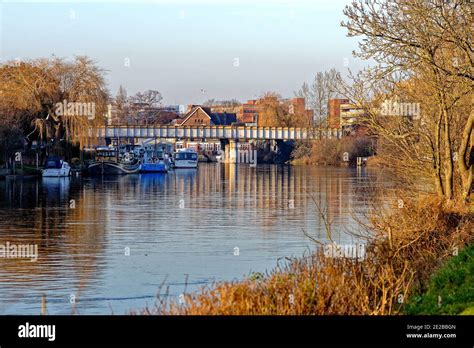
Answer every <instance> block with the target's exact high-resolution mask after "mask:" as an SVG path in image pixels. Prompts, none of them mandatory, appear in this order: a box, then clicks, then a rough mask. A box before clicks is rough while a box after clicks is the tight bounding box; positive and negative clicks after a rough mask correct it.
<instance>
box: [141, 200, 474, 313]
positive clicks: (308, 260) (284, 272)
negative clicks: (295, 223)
mask: <svg viewBox="0 0 474 348" xmlns="http://www.w3.org/2000/svg"><path fill="white" fill-rule="evenodd" d="M427 216H429V217H430V219H426V217H427ZM473 231H474V214H473V213H472V212H470V211H469V210H468V209H465V208H456V209H454V208H447V207H445V206H443V204H441V202H440V201H438V200H436V199H435V198H433V197H429V198H425V199H423V200H421V201H419V202H416V203H413V204H409V203H407V204H405V205H404V207H403V208H401V209H398V210H396V211H395V212H393V213H392V214H390V215H384V216H382V215H379V216H373V217H372V219H371V225H370V231H367V232H370V233H371V234H373V236H374V238H373V239H372V240H371V241H370V242H369V243H368V244H367V248H366V257H365V258H364V259H363V260H354V259H348V258H332V257H328V256H327V255H326V254H325V253H324V251H323V249H320V250H319V251H317V252H315V253H314V254H312V255H309V256H308V257H303V258H298V259H293V260H291V261H290V262H288V263H286V264H285V265H284V266H281V267H278V268H276V269H274V270H273V271H270V272H268V273H267V274H266V275H259V276H258V277H255V276H254V277H248V278H247V279H245V280H242V281H235V282H220V283H216V284H214V285H213V286H210V287H207V288H203V289H202V290H201V291H200V292H197V293H192V294H186V295H184V297H183V298H181V299H180V301H176V302H171V303H167V301H166V300H162V299H160V302H159V303H160V304H159V305H158V306H157V307H156V308H145V309H144V310H142V311H141V313H142V314H174V315H176V314H177V315H181V314H186V315H277V314H280V315H281V314H288V315H289V314H296V315H328V314H329V315H331V314H332V315H373V314H377V315H393V314H403V313H404V310H405V304H406V303H407V302H408V299H409V298H410V297H411V296H416V294H417V293H419V292H420V291H424V289H426V288H427V287H428V284H429V280H430V278H431V276H432V275H433V273H434V272H436V270H438V269H439V268H440V267H441V266H442V265H443V264H444V262H445V261H446V260H448V259H450V258H452V257H453V254H454V251H455V250H456V252H457V250H463V249H464V248H466V247H467V246H470V248H472V243H473Z"/></svg>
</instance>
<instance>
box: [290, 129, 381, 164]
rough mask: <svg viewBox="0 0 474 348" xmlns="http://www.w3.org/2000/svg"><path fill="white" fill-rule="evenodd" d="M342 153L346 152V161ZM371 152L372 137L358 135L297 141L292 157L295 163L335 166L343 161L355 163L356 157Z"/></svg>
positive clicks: (372, 150)
mask: <svg viewBox="0 0 474 348" xmlns="http://www.w3.org/2000/svg"><path fill="white" fill-rule="evenodd" d="M344 153H347V154H348V161H345V160H344ZM373 154H374V149H373V141H372V139H371V138H368V137H364V136H360V137H346V138H342V139H337V138H332V139H318V140H314V141H311V142H310V141H305V142H298V143H297V144H296V147H295V149H294V151H293V153H292V157H293V158H294V159H295V160H296V163H304V164H317V165H325V166H336V165H341V164H343V163H348V164H350V165H355V164H356V161H357V157H369V156H372V155H373Z"/></svg>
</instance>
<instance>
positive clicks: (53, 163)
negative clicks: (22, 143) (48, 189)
mask: <svg viewBox="0 0 474 348" xmlns="http://www.w3.org/2000/svg"><path fill="white" fill-rule="evenodd" d="M41 174H42V175H43V177H45V178H48V177H49V178H60V177H67V176H70V175H71V167H70V166H69V163H67V162H65V161H63V160H62V159H60V158H59V157H48V158H47V159H46V163H45V166H44V168H43V169H42V171H41Z"/></svg>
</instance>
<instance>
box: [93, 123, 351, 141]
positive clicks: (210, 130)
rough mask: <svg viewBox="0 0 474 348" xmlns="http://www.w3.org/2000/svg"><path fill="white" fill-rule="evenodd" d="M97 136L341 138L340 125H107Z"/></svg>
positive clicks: (260, 138) (274, 138) (254, 138)
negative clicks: (312, 126)
mask: <svg viewBox="0 0 474 348" xmlns="http://www.w3.org/2000/svg"><path fill="white" fill-rule="evenodd" d="M97 136H98V137H99V138H168V139H171V138H175V139H182V138H208V139H213V138H215V139H235V140H311V139H319V138H332V137H335V138H340V137H341V136H342V132H341V130H339V129H327V130H321V129H319V128H300V127H258V126H184V127H181V126H155V127H140V126H116V127H113V126H108V127H101V128H99V129H98V130H97Z"/></svg>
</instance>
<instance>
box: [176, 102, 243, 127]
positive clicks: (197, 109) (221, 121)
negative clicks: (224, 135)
mask: <svg viewBox="0 0 474 348" xmlns="http://www.w3.org/2000/svg"><path fill="white" fill-rule="evenodd" d="M236 121H237V117H236V115H235V114H232V113H226V112H223V113H213V112H211V109H210V108H208V107H204V106H200V105H190V106H189V111H188V113H187V114H186V115H185V116H184V117H183V119H182V120H181V122H179V121H178V122H176V123H177V124H179V125H180V126H230V125H231V124H232V123H235V122H236Z"/></svg>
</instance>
